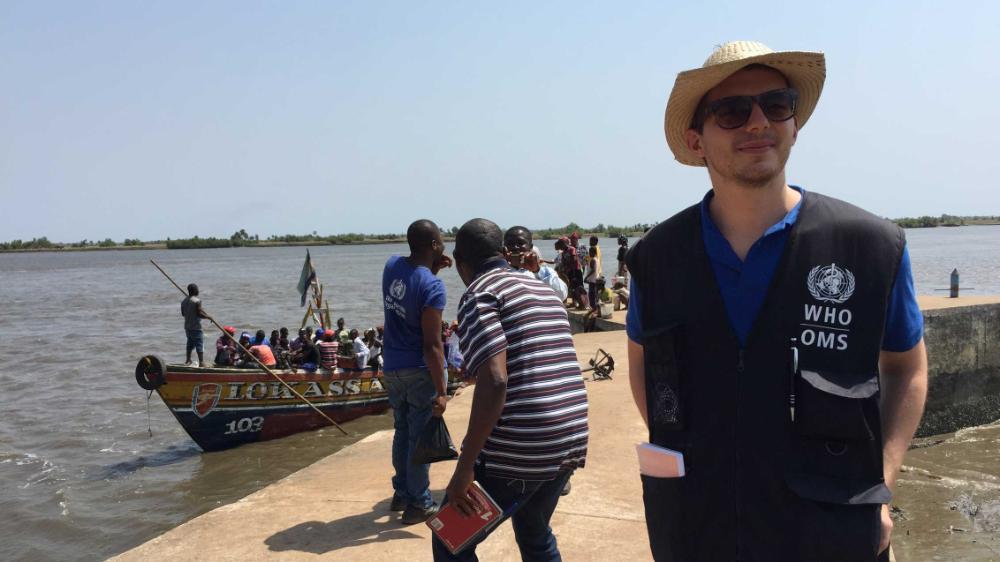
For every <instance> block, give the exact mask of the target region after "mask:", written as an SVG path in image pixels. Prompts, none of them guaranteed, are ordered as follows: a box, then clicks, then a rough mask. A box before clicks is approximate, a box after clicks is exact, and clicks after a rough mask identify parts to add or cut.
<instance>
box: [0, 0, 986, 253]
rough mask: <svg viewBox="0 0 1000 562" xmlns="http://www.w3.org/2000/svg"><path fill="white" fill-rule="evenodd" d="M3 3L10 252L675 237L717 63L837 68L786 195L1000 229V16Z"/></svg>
mask: <svg viewBox="0 0 1000 562" xmlns="http://www.w3.org/2000/svg"><path fill="white" fill-rule="evenodd" d="M817 4H818V3H813V2H793V3H782V2H778V1H772V2H739V3H731V4H729V5H726V4H725V3H721V2H716V3H710V4H703V3H700V2H650V3H640V2H629V3H623V2H615V3H610V2H609V3H604V4H600V3H588V2H579V1H574V2H561V3H548V2H546V3H541V2H523V3H515V2H481V3H480V2H413V1H410V2H398V3H389V2H334V1H329V2H316V3H306V2H268V3H256V2H246V1H240V2H190V3H184V2H155V3H154V2H65V3H56V2H43V1H32V2H11V1H9V0H8V1H3V2H0V53H2V55H0V240H10V239H14V238H22V239H29V238H32V237H36V236H48V237H49V239H50V240H56V241H66V242H70V241H76V240H80V239H84V238H88V239H103V238H105V237H111V238H114V239H116V240H119V241H120V240H121V239H123V238H125V237H130V238H131V237H137V238H142V239H155V238H163V237H168V236H169V237H174V238H176V237H187V236H192V235H195V234H199V235H202V236H206V235H215V236H228V235H229V234H231V233H232V232H234V231H235V230H238V229H240V228H245V229H246V230H248V231H249V232H250V233H257V234H260V235H261V237H266V236H267V235H270V234H284V233H307V232H311V231H313V230H316V231H318V232H320V233H323V234H332V233H342V232H349V231H363V232H401V231H403V230H404V229H405V228H406V225H407V224H409V223H410V222H411V221H412V220H413V219H416V218H421V217H428V218H431V219H433V220H435V221H437V222H438V223H439V224H440V225H441V226H444V227H450V226H453V225H460V224H461V223H462V222H464V221H465V220H466V219H468V218H472V217H474V216H484V217H488V218H491V219H493V220H495V221H497V222H498V223H500V224H501V225H511V224H514V223H521V224H526V225H528V226H531V227H541V226H556V225H562V224H566V223H568V222H570V221H575V222H578V223H580V224H584V225H593V224H596V223H598V222H603V223H614V224H621V223H635V222H653V221H657V220H662V219H664V218H666V217H668V216H670V215H672V214H673V213H675V212H676V211H678V210H680V209H681V208H683V207H684V206H687V205H688V204H690V203H692V202H694V201H696V200H698V199H699V198H700V197H701V196H702V194H703V193H704V192H705V191H706V190H707V189H708V187H709V183H708V178H707V175H706V173H705V171H704V170H703V169H697V168H689V167H686V166H682V165H680V164H678V163H676V162H675V161H674V160H673V157H672V156H671V154H670V152H669V151H668V150H667V147H666V143H665V141H664V138H663V129H662V121H663V110H664V104H665V102H666V99H667V95H668V93H669V91H670V88H671V86H672V85H673V80H674V77H675V75H676V74H677V72H679V71H681V70H684V69H687V68H692V67H695V66H700V65H701V63H702V61H704V59H705V58H706V57H707V56H708V54H709V53H710V52H711V50H712V48H713V46H714V45H716V44H719V43H722V42H724V41H727V40H733V39H755V40H759V41H762V42H764V43H766V44H768V45H770V46H771V47H772V48H775V49H778V50H821V51H824V52H825V53H826V55H827V65H828V78H827V82H826V88H825V90H824V92H823V96H822V98H821V99H820V102H819V106H818V108H817V110H816V113H815V114H814V115H813V117H812V119H811V120H810V121H809V124H808V126H806V127H805V128H804V129H803V131H802V133H801V134H800V136H799V140H798V144H797V145H796V147H795V149H794V150H793V152H792V158H791V160H790V162H789V167H788V170H789V174H788V179H789V181H790V182H791V183H796V184H800V185H803V186H804V187H806V188H807V189H812V190H815V191H820V192H824V193H827V194H830V195H833V196H836V197H840V198H843V199H847V200H849V201H851V202H854V203H856V204H859V205H861V206H863V207H866V208H868V209H869V210H871V211H873V212H876V213H879V214H881V215H886V216H893V217H895V216H904V215H919V214H940V213H942V212H949V213H956V214H992V215H996V214H1000V190H998V189H997V187H998V180H997V178H998V175H1000V154H998V142H997V138H998V134H1000V130H998V126H1000V103H998V102H997V101H996V97H997V96H998V95H1000V94H998V93H1000V71H998V63H997V53H998V50H1000V48H998V45H1000V43H998V41H997V38H998V36H1000V23H998V22H1000V8H998V5H1000V3H995V2H994V3H991V2H975V3H973V2H940V1H935V2H871V1H865V2H829V3H823V5H822V6H818V5H817Z"/></svg>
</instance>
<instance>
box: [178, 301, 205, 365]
mask: <svg viewBox="0 0 1000 562" xmlns="http://www.w3.org/2000/svg"><path fill="white" fill-rule="evenodd" d="M187 292H188V296H187V297H185V298H184V300H182V301H181V316H183V317H184V333H185V334H186V335H187V346H186V347H185V352H186V358H185V359H184V364H185V365H190V364H191V352H192V351H197V352H198V366H199V367H203V366H204V365H205V334H204V332H202V330H201V319H202V318H208V316H207V315H206V314H205V311H204V310H202V309H201V299H200V298H199V297H198V285H195V284H194V283H191V284H189V285H188V290H187Z"/></svg>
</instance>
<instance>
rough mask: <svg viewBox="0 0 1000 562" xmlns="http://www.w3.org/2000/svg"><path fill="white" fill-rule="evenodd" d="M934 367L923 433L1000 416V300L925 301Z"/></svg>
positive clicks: (929, 354) (929, 351) (926, 337)
mask: <svg viewBox="0 0 1000 562" xmlns="http://www.w3.org/2000/svg"><path fill="white" fill-rule="evenodd" d="M921 305H922V308H923V313H924V340H925V341H926V343H927V359H928V361H929V367H930V388H929V390H928V393H927V410H926V413H925V414H924V418H923V420H922V421H921V424H920V429H919V430H918V432H917V435H918V436H927V435H935V434H939V433H947V432H951V431H956V430H958V429H961V428H963V427H971V426H975V425H982V424H985V423H989V422H992V421H994V420H996V419H997V418H998V417H1000V299H997V298H992V297H989V298H988V297H980V298H978V299H977V298H975V297H973V298H971V299H970V298H969V297H963V298H959V299H947V298H941V297H937V298H934V297H929V298H926V299H921Z"/></svg>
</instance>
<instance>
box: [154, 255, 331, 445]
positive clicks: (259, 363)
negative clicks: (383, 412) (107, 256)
mask: <svg viewBox="0 0 1000 562" xmlns="http://www.w3.org/2000/svg"><path fill="white" fill-rule="evenodd" d="M149 263H151V264H153V266H155V267H156V269H159V270H160V273H162V274H163V276H164V277H166V278H167V280H168V281H170V282H171V283H173V284H174V287H177V290H178V291H180V292H181V293H183V294H184V296H188V294H187V291H185V290H184V289H182V288H181V286H180V285H178V284H177V282H176V281H174V279H173V278H172V277H170V275H168V274H167V272H166V271H163V268H162V267H160V264H158V263H156V262H155V261H153V260H149ZM202 313H204V314H205V318H206V319H207V320H208V321H209V322H211V323H212V324H214V325H215V327H216V328H218V329H219V331H220V332H222V333H223V334H225V336H226V337H227V338H229V339H230V340H232V341H233V342H234V343H235V344H236V346H237V347H239V348H240V349H242V350H243V351H244V352H245V353H246V354H247V355H248V356H249V357H251V358H252V359H253V360H254V361H256V362H257V364H258V365H260V367H261V368H262V369H264V370H265V371H267V374H269V375H271V376H272V377H274V378H275V380H277V381H278V382H280V383H281V384H282V385H283V386H284V387H285V388H287V389H288V390H289V391H290V392H291V393H292V394H294V395H295V396H296V397H298V398H299V399H300V400H302V401H303V402H305V403H306V404H308V405H309V407H310V408H312V409H313V410H316V413H318V414H319V415H321V416H323V418H324V419H326V421H328V422H330V424H331V425H333V426H334V427H336V428H337V429H339V430H340V432H341V433H343V434H344V435H347V432H346V431H344V428H342V427H340V424H338V423H337V422H335V421H333V420H332V419H331V418H330V416H328V415H326V414H324V413H323V410H320V409H319V408H317V407H316V405H315V404H313V403H312V402H310V401H309V400H308V399H306V397H305V396H302V395H301V394H299V391H297V390H295V389H294V388H292V387H291V386H290V385H289V384H288V383H287V382H285V380H284V379H282V378H281V377H279V376H278V374H277V373H275V372H274V371H272V370H271V369H269V368H268V366H267V365H265V364H264V363H262V362H261V360H260V359H258V358H257V356H256V355H254V354H253V353H250V350H248V349H247V348H245V347H243V344H241V343H240V342H239V340H237V339H236V338H234V337H233V336H232V334H230V333H229V332H227V331H226V329H225V328H223V327H222V326H221V325H219V323H218V322H216V321H215V318H212V316H211V315H209V314H208V313H207V312H205V311H204V310H202Z"/></svg>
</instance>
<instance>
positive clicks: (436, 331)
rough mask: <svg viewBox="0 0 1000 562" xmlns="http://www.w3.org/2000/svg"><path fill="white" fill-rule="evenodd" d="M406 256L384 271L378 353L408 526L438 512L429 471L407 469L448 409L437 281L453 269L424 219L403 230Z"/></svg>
mask: <svg viewBox="0 0 1000 562" xmlns="http://www.w3.org/2000/svg"><path fill="white" fill-rule="evenodd" d="M406 242H407V243H408V244H409V246H410V255H409V256H408V257H402V256H392V257H391V258H389V261H388V262H386V264H385V270H384V271H383V272H382V301H383V306H384V307H385V339H384V341H383V350H384V351H383V353H382V357H383V360H384V362H385V363H384V367H385V382H386V386H387V387H388V390H389V404H390V405H391V406H392V409H393V415H394V417H395V423H394V424H393V425H394V427H395V429H396V433H395V435H394V436H393V438H392V466H393V468H394V469H395V471H396V474H395V475H394V476H393V477H392V488H393V496H392V505H391V506H390V509H391V510H392V511H402V512H403V516H402V522H403V523H405V524H407V525H413V524H415V523H421V522H423V521H426V520H427V519H428V518H430V517H431V516H432V515H434V514H435V513H437V510H438V506H437V505H436V504H435V503H434V500H433V499H431V493H430V490H429V489H428V488H429V485H430V479H429V476H428V472H429V469H430V465H426V464H424V465H412V464H410V455H412V453H413V449H414V447H415V445H416V441H417V436H418V435H419V434H420V432H421V431H422V430H423V428H424V426H425V425H427V421H428V420H429V419H430V417H431V416H432V415H433V416H436V417H440V416H442V415H443V414H444V410H445V407H446V406H447V404H448V395H447V373H446V371H445V367H444V346H443V344H442V342H441V311H443V310H444V305H445V289H444V283H442V282H441V280H440V279H438V278H437V277H436V275H437V272H438V271H439V270H440V269H441V268H443V267H449V266H451V258H449V257H448V256H446V255H445V254H444V241H442V240H441V231H440V229H438V227H437V225H436V224H434V223H433V222H432V221H429V220H426V219H422V220H418V221H416V222H414V223H413V224H411V225H410V227H409V228H408V229H407V230H406Z"/></svg>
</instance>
